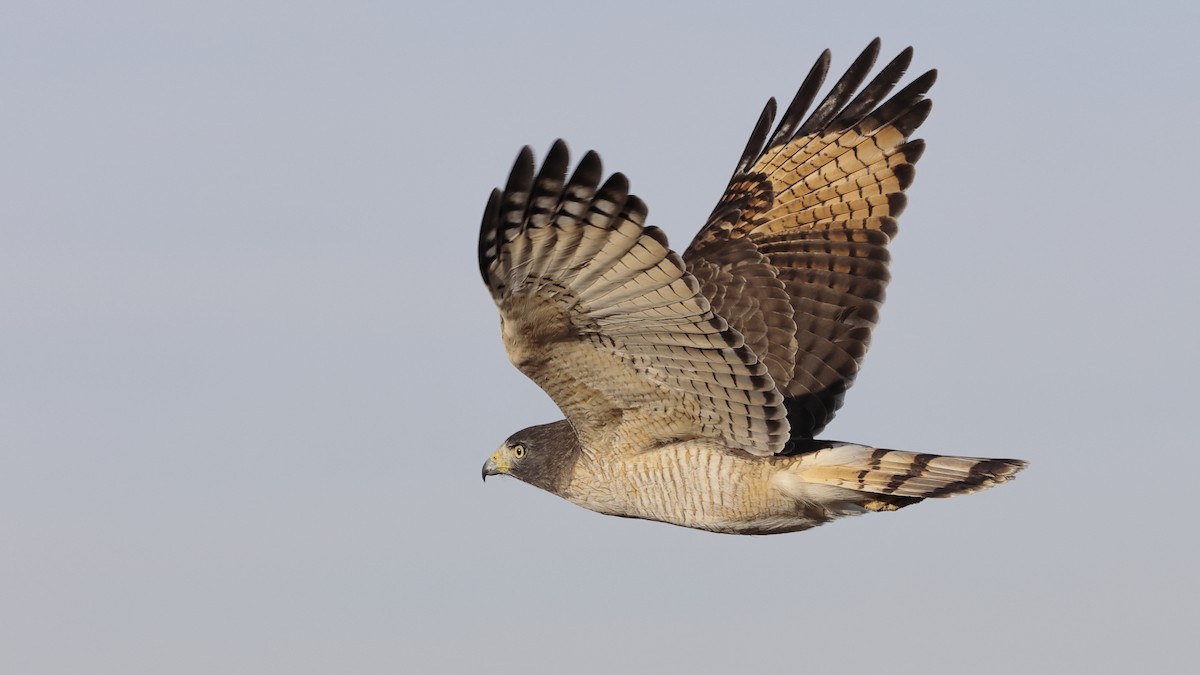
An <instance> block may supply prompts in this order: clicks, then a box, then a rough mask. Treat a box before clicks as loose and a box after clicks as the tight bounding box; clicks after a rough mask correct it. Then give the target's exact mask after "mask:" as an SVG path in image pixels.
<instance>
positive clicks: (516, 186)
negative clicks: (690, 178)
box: [479, 141, 788, 455]
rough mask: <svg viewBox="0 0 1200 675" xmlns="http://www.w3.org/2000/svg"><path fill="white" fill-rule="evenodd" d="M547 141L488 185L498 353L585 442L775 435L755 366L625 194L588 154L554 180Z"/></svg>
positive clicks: (765, 376) (488, 259)
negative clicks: (543, 149) (499, 186)
mask: <svg viewBox="0 0 1200 675" xmlns="http://www.w3.org/2000/svg"><path fill="white" fill-rule="evenodd" d="M567 163H568V154H567V148H566V145H565V144H564V143H563V142H562V141H557V142H555V144H554V146H553V147H552V148H551V150H550V153H549V155H548V156H547V157H546V160H545V162H544V163H543V164H542V167H541V170H540V171H539V172H538V174H537V176H536V178H535V176H534V164H533V153H532V152H531V151H530V149H529V148H528V147H526V148H525V149H524V150H522V151H521V153H520V155H519V156H518V157H517V161H516V164H515V166H514V167H513V170H512V174H511V175H510V176H509V179H508V184H507V186H506V187H505V189H504V190H503V191H500V190H496V191H494V192H493V193H492V197H491V200H490V201H489V202H488V206H487V210H486V211H485V213H484V216H483V225H482V227H481V229H480V235H479V268H480V272H481V273H482V275H483V279H484V282H485V283H486V284H487V286H488V288H489V289H490V291H491V294H492V298H493V299H494V300H495V301H496V306H497V307H499V309H500V323H501V332H502V335H503V338H504V345H505V348H506V350H507V351H508V356H509V359H510V360H511V361H512V362H513V364H514V365H516V366H517V367H518V368H520V369H521V371H522V372H523V373H525V374H526V375H528V376H529V377H530V378H531V379H532V380H533V381H534V382H536V383H537V384H538V385H539V386H540V387H541V388H542V389H544V390H545V391H546V393H548V394H549V395H550V397H551V398H553V399H554V402H555V403H557V404H558V407H559V408H561V409H562V411H563V413H564V414H565V415H566V417H567V419H568V420H569V421H570V423H571V426H572V427H573V428H574V429H575V431H576V433H578V434H579V435H580V438H581V440H582V441H583V444H584V446H585V447H589V446H590V447H597V446H601V445H604V446H609V447H613V448H630V449H645V448H648V447H653V446H655V445H657V444H661V443H665V442H669V441H673V440H680V439H688V438H703V437H707V438H714V439H720V440H722V441H723V442H725V443H726V444H728V445H730V446H732V447H737V448H741V449H744V450H746V451H747V452H751V453H754V454H758V455H769V454H772V453H774V452H777V451H779V450H781V449H782V448H783V447H784V445H785V444H786V442H787V440H788V428H787V422H786V419H785V417H786V410H785V409H784V407H783V401H782V396H781V395H780V394H779V393H778V391H777V390H776V386H775V383H774V381H773V380H772V379H771V376H770V374H769V373H768V371H767V367H766V366H765V365H764V364H763V363H762V362H761V361H759V359H758V357H757V356H756V355H755V353H754V351H752V350H751V349H750V348H748V347H747V346H746V345H745V341H744V340H743V338H742V336H741V334H739V333H738V332H737V331H736V330H733V329H732V328H730V326H729V324H728V323H727V322H726V321H725V320H724V319H722V318H721V317H720V316H717V315H716V314H715V313H714V312H713V311H712V309H711V307H710V306H709V302H708V300H707V299H706V298H705V297H704V296H703V295H702V294H701V293H700V287H699V284H697V283H696V280H695V279H694V278H693V277H692V275H691V274H689V273H688V272H687V271H686V270H685V269H684V265H683V261H682V260H681V259H680V258H679V256H678V255H677V254H675V253H674V252H672V251H671V250H670V249H669V248H668V246H667V239H666V237H665V236H664V235H663V233H662V232H661V231H660V230H659V229H658V228H655V227H646V226H644V223H645V220H646V207H645V205H644V204H643V203H642V201H641V200H640V199H638V198H637V197H635V196H633V195H630V194H629V184H628V181H627V180H626V179H625V177H624V176H622V175H621V174H619V173H618V174H613V175H612V176H611V177H610V178H609V179H608V180H607V181H605V183H604V184H603V185H602V186H601V185H599V181H600V176H601V165H600V158H599V157H598V156H597V155H596V154H595V153H594V152H589V153H587V154H586V155H585V156H584V157H583V160H582V161H580V163H579V166H578V167H576V169H575V172H574V174H572V176H571V178H570V180H569V181H568V180H566V171H567Z"/></svg>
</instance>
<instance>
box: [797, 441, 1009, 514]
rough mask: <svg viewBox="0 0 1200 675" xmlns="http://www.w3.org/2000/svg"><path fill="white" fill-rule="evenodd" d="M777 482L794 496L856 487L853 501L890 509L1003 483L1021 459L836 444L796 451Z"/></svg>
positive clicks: (871, 507)
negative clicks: (802, 452)
mask: <svg viewBox="0 0 1200 675" xmlns="http://www.w3.org/2000/svg"><path fill="white" fill-rule="evenodd" d="M797 459H798V460H799V461H797V462H796V463H795V464H793V465H792V466H791V467H789V468H788V470H787V471H786V475H785V476H780V478H781V479H782V480H781V481H779V482H778V485H779V486H780V488H781V489H783V490H784V491H785V492H788V493H789V494H793V495H795V496H797V498H805V497H804V496H803V495H806V494H814V493H818V492H819V490H814V489H813V487H814V486H832V487H837V488H842V489H847V490H853V491H854V492H855V493H859V495H860V500H855V503H857V504H858V505H859V506H862V507H864V508H867V509H870V510H872V511H893V510H895V509H898V508H901V507H904V506H908V505H909V504H915V503H916V502H919V501H921V500H922V499H925V498H928V497H955V496H957V495H965V494H970V493H972V492H979V491H981V490H986V489H988V488H990V487H992V486H993V485H999V484H1000V483H1005V482H1007V481H1009V480H1011V479H1012V478H1013V476H1015V475H1016V473H1017V472H1018V471H1020V470H1021V469H1024V468H1025V467H1026V465H1027V463H1026V462H1024V461H1022V460H1019V459H985V458H979V457H951V456H944V455H931V454H927V453H916V452H903V451H900V450H882V449H878V448H870V447H866V446H862V445H852V444H845V445H836V446H834V447H831V448H825V449H822V450H818V451H816V452H812V453H808V454H805V455H801V456H800V457H798V458H797Z"/></svg>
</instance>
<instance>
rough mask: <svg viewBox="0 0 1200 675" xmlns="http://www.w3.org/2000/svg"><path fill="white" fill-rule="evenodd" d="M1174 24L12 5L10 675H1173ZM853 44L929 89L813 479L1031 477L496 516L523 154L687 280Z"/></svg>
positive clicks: (519, 417) (1189, 367) (1182, 150)
mask: <svg viewBox="0 0 1200 675" xmlns="http://www.w3.org/2000/svg"><path fill="white" fill-rule="evenodd" d="M414 4H415V3H414ZM1167 5H1168V3H1162V4H1156V3H1136V4H1130V6H1129V7H1127V8H1122V7H1114V6H1108V7H1104V8H1103V9H1101V7H1100V6H1099V5H1095V4H1093V3H1078V4H1074V3H1061V4H1046V3H1032V4H1024V3H1019V2H1018V3H988V4H987V5H986V6H984V5H979V6H975V5H969V4H968V3H947V4H944V5H932V4H927V3H920V2H913V3H898V2H883V3H869V2H860V3H841V4H831V3H805V2H779V3H737V6H736V7H735V6H734V3H695V4H689V5H687V6H686V9H684V8H683V7H684V6H683V5H682V4H681V5H679V6H674V5H665V4H664V5H655V4H651V3H645V2H641V3H624V2H605V3H590V4H588V5H577V6H566V5H559V4H554V3H544V4H538V3H495V4H494V5H493V4H451V3H444V4H437V3H423V4H422V5H421V6H420V7H419V8H418V7H410V6H407V5H403V4H400V3H384V2H378V3H371V2H339V3H327V4H324V5H321V4H312V3H296V2H275V3H271V2H203V3H200V2H196V3H159V2H144V3H129V2H107V3H83V2H80V3H60V2H44V1H43V2H16V1H13V0H8V1H7V2H4V3H3V4H0V671H2V672H4V673H13V674H14V675H15V674H40V673H64V674H66V673H72V674H74V673H95V674H102V673H105V674H106V673H122V674H127V673H180V674H190V673H223V674H234V673H266V672H278V673H331V672H354V673H397V672H438V671H445V672H453V671H457V672H468V671H479V670H483V669H486V670H487V671H488V672H496V673H509V672H580V673H602V672H639V671H640V672H649V671H657V672H689V673H729V672H767V671H768V670H769V671H772V672H815V671H824V672H859V671H871V670H886V671H887V672H890V673H897V674H901V673H931V672H934V673H936V672H973V673H1010V672H1091V673H1125V672H1135V671H1136V672H1162V673H1166V672H1184V671H1186V670H1189V665H1190V664H1192V663H1193V662H1194V661H1193V659H1192V656H1191V652H1192V648H1193V647H1194V640H1195V636H1196V629H1197V627H1198V626H1200V611H1198V609H1197V606H1198V605H1197V601H1198V600H1200V597H1198V596H1200V592H1198V583H1197V580H1196V578H1197V577H1196V570H1197V568H1198V565H1200V556H1198V555H1197V536H1196V532H1197V528H1196V525H1195V523H1194V522H1193V518H1192V515H1191V511H1192V510H1193V508H1194V506H1195V503H1196V496H1195V491H1196V489H1197V488H1196V477H1197V476H1198V475H1200V462H1198V460H1197V452H1196V451H1197V448H1196V441H1195V432H1194V428H1195V425H1196V415H1197V412H1196V404H1197V395H1196V388H1195V382H1196V380H1197V377H1198V376H1200V368H1198V366H1200V361H1198V358H1197V350H1196V345H1197V341H1198V336H1197V333H1198V331H1197V326H1198V323H1197V318H1196V299H1197V292H1198V291H1200V273H1198V272H1197V270H1196V268H1195V264H1196V263H1195V260H1194V251H1195V250H1197V247H1198V245H1200V234H1198V232H1197V227H1198V223H1197V219H1196V216H1195V215H1194V212H1195V209H1194V206H1193V205H1192V204H1191V202H1192V200H1194V199H1195V198H1196V196H1197V184H1196V176H1197V170H1198V164H1197V156H1198V151H1200V144H1198V142H1197V136H1198V132H1197V130H1196V120H1197V119H1198V118H1200V97H1198V96H1197V92H1196V84H1197V81H1196V70H1197V66H1200V61H1198V59H1197V57H1196V51H1195V48H1194V29H1195V28H1196V27H1197V26H1198V25H1200V12H1198V11H1197V10H1196V9H1195V8H1194V7H1195V6H1194V5H1191V6H1190V7H1189V8H1187V9H1184V8H1182V7H1183V5H1182V3H1181V4H1180V8H1177V9H1166V7H1167ZM876 35H880V36H882V37H883V40H884V49H883V52H884V53H883V58H890V57H891V56H892V55H894V54H895V53H896V52H897V51H899V50H900V49H902V48H903V47H904V46H906V45H908V44H912V45H914V46H915V47H916V58H915V61H914V65H913V70H912V74H915V73H917V72H920V71H922V70H924V69H926V68H930V67H936V68H938V69H939V70H940V74H941V76H940V79H939V82H938V84H937V85H936V86H935V87H934V89H933V92H932V97H933V99H934V101H935V106H934V111H933V115H932V117H930V119H929V121H928V122H927V123H926V124H925V126H924V127H923V129H922V131H921V133H920V135H921V136H922V137H924V138H926V139H927V140H928V143H929V149H928V152H927V153H926V154H925V157H924V158H923V159H922V161H921V163H920V165H919V170H918V176H917V181H916V183H915V185H914V186H913V187H912V188H911V190H910V191H909V196H910V206H909V209H908V211H907V212H906V213H905V215H904V217H903V218H902V219H901V233H900V236H899V238H898V239H897V241H896V242H895V244H894V247H893V249H892V251H893V253H894V258H895V262H894V266H893V272H894V281H893V283H892V285H891V287H890V292H889V302H888V304H887V305H886V306H885V307H884V311H883V321H882V325H881V326H880V327H879V329H878V331H877V332H876V334H875V342H874V346H873V349H872V351H871V353H870V355H869V356H868V358H867V361H866V365H865V368H864V370H863V373H862V376H861V377H860V379H859V380H858V383H857V384H856V385H855V387H854V388H853V389H852V390H851V392H850V394H849V397H848V399H847V405H846V407H845V408H844V409H843V411H842V412H841V414H840V415H839V416H838V418H837V419H836V420H835V421H834V423H833V424H832V425H831V426H830V427H829V429H828V430H827V432H826V434H825V435H826V437H830V438H837V439H842V440H852V441H859V442H864V443H873V444H878V445H883V446H885V447H893V448H901V449H910V450H921V451H930V452H942V453H947V454H950V453H957V454H969V455H984V456H987V455H991V456H1012V457H1021V458H1025V459H1028V460H1030V461H1031V462H1032V465H1031V468H1030V469H1029V470H1027V471H1026V472H1025V473H1024V474H1022V475H1021V476H1020V478H1019V479H1018V480H1017V481H1016V482H1014V483H1011V484H1009V485H1006V486H1004V487H1002V488H1000V489H996V490H992V491H989V492H987V493H984V494H981V495H975V496H971V497H966V498H961V499H955V500H952V501H938V502H927V503H925V504H921V505H919V506H916V507H913V508H910V509H906V510H904V511H902V512H898V513H894V514H880V515H872V516H866V517H862V518H856V519H849V520H843V521H839V522H836V523H833V524H831V525H827V526H825V527H821V528H818V529H816V530H812V531H809V532H805V533H799V534H793V535H784V536H776V537H764V538H752V537H731V536H722V535H715V534H708V533H704V532H697V531H689V530H685V529H681V528H675V527H670V526H666V525H661V524H657V523H649V522H639V521H630V520H623V519H617V518H606V517H603V516H599V515H596V514H593V513H590V512H587V511H584V510H581V509H578V508H576V507H574V506H572V505H570V504H568V503H566V502H563V501H560V500H558V499H555V498H553V497H551V496H549V495H547V494H544V493H541V492H539V491H537V490H535V489H533V488H530V487H529V486H526V485H522V484H520V483H518V482H516V481H513V480H494V481H489V482H488V483H487V484H486V486H485V485H484V484H482V483H480V480H479V468H480V465H481V464H482V462H483V461H484V459H486V457H487V456H488V455H489V454H490V453H491V451H492V450H493V449H495V447H496V446H497V445H499V443H500V442H501V441H502V440H503V439H504V438H505V437H506V436H507V435H508V434H509V433H511V432H512V431H515V430H517V429H519V428H521V427H524V426H527V425H529V424H534V423H538V422H543V421H549V420H551V419H555V418H557V416H558V415H557V412H556V410H555V409H554V407H553V404H552V403H551V402H550V401H549V399H548V398H546V397H545V396H544V395H543V394H542V393H541V392H540V391H539V390H538V389H537V388H536V387H535V386H534V385H533V384H532V383H530V382H529V381H527V380H526V379H525V378H524V377H523V376H521V375H520V373H518V372H517V371H516V370H515V369H513V368H512V367H511V366H510V365H509V364H508V363H507V361H506V359H505V357H504V354H503V350H502V347H501V344H500V340H499V336H498V330H497V318H496V314H495V309H494V307H493V306H492V305H491V301H490V299H489V298H488V296H487V294H486V292H485V290H484V288H483V286H482V285H481V283H480V282H479V279H478V274H477V270H476V263H475V258H474V256H475V237H476V235H477V228H478V222H479V216H480V214H481V212H482V209H483V205H484V202H485V201H486V197H487V194H488V191H489V190H490V189H491V188H492V187H493V186H495V185H498V184H501V183H502V182H503V180H504V179H505V177H506V176H507V172H508V169H509V167H510V165H511V162H512V160H513V158H514V157H515V155H516V152H517V150H518V149H519V148H520V146H521V145H524V144H526V143H528V144H531V145H532V146H533V147H534V148H535V149H536V150H537V152H538V154H539V156H541V155H543V154H544V153H545V150H546V149H547V148H548V147H549V145H550V143H551V141H552V140H553V139H554V138H557V137H560V136H561V137H563V138H565V139H567V140H568V142H569V143H570V145H571V148H572V150H573V152H574V156H575V157H576V158H577V157H578V156H579V155H580V154H581V153H582V152H583V151H584V150H586V149H588V148H595V149H597V150H598V151H600V153H601V155H602V156H603V158H604V160H605V165H606V169H607V170H620V171H623V172H625V173H626V174H627V175H629V176H630V179H631V181H632V184H633V188H634V191H635V192H636V193H637V194H639V195H640V196H642V197H643V198H644V199H645V200H646V201H647V202H648V204H649V205H650V220H651V222H653V223H655V224H657V225H659V226H661V227H663V228H664V229H665V230H666V231H667V233H668V235H669V236H670V237H671V238H672V241H673V242H675V244H676V245H677V246H682V245H683V244H685V243H686V242H687V241H688V240H689V239H690V238H691V236H692V234H693V233H694V232H695V231H696V229H697V228H698V227H699V225H700V224H701V223H702V222H703V220H704V217H705V216H706V215H707V213H708V211H709V210H710V209H711V208H712V205H713V204H714V203H715V201H716V199H717V197H718V196H719V194H720V192H721V190H722V188H723V187H724V184H725V181H726V180H727V178H728V176H729V173H730V172H731V171H732V169H733V165H734V164H735V162H736V160H737V158H738V155H739V153H740V151H741V149H742V147H743V145H744V143H745V140H746V137H747V136H748V134H749V132H750V129H751V127H752V126H753V123H754V121H755V119H756V118H757V115H758V113H759V111H760V109H761V106H762V104H763V102H764V101H765V100H766V98H767V97H768V96H772V95H774V96H776V97H778V98H780V99H782V100H784V101H787V100H790V98H791V96H792V94H793V93H794V91H795V88H796V87H797V86H798V85H799V83H800V81H801V80H802V78H803V75H804V73H805V72H806V71H807V69H808V67H809V65H810V64H811V63H812V61H813V60H814V59H815V58H816V57H817V55H818V54H819V52H820V50H821V49H823V48H825V47H829V48H832V50H833V53H834V66H833V67H834V70H835V71H837V73H838V74H840V72H841V69H843V68H844V67H845V66H846V65H847V64H848V63H849V62H850V60H851V59H852V58H853V57H854V56H855V55H856V54H857V53H858V52H859V50H861V49H862V47H863V46H865V45H866V43H867V42H868V41H869V40H870V39H871V38H872V37H874V36H876ZM911 76H912V75H911V74H910V77H911Z"/></svg>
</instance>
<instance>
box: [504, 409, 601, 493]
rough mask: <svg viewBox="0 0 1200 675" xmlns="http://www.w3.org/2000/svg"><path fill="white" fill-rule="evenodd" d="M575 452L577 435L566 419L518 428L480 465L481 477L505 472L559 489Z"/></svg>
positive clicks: (538, 484) (566, 480)
mask: <svg viewBox="0 0 1200 675" xmlns="http://www.w3.org/2000/svg"><path fill="white" fill-rule="evenodd" d="M578 456H579V437H578V436H576V435H575V430H574V429H572V428H571V425H570V424H568V423H567V421H566V420H559V421H557V422H551V423H550V424H540V425H538V426H536V427H529V428H528V429H522V430H520V431H518V432H517V433H515V434H513V435H512V436H509V437H508V440H506V441H504V444H503V445H501V446H500V448H499V449H498V450H496V452H494V453H492V456H491V458H489V459H488V461H487V462H485V463H484V465H483V479H484V480H485V481H486V480H487V477H488V476H495V475H497V474H506V475H509V476H512V477H513V478H516V479H518V480H522V481H525V482H526V483H529V484H530V485H535V486H537V487H540V488H542V489H543V490H546V491H548V492H553V493H555V494H557V493H559V492H560V491H561V490H562V488H564V487H566V485H567V482H568V481H570V478H571V471H572V470H573V469H574V467H575V460H576V459H577V458H578Z"/></svg>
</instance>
